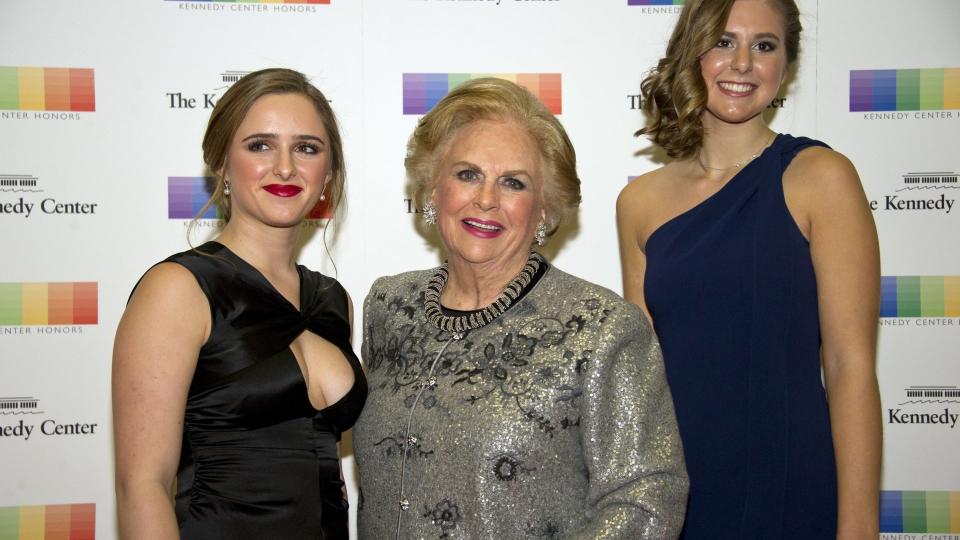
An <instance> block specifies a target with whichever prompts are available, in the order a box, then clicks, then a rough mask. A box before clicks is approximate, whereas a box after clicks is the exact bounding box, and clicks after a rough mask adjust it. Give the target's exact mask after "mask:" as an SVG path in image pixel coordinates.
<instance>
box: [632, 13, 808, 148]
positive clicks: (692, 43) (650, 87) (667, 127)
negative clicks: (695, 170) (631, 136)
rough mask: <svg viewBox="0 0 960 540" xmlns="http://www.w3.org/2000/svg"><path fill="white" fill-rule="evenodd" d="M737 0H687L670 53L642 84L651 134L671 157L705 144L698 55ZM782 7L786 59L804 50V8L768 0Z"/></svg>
mask: <svg viewBox="0 0 960 540" xmlns="http://www.w3.org/2000/svg"><path fill="white" fill-rule="evenodd" d="M735 1H736V0H687V2H686V5H685V6H684V8H683V11H682V12H681V13H680V19H679V20H678V21H677V25H676V26H675V27H674V29H673V34H672V35H671V36H670V41H669V42H668V43H667V52H666V55H665V56H664V57H663V58H661V59H660V61H659V62H658V63H657V67H656V68H654V69H652V70H650V72H648V73H647V75H646V77H644V79H643V82H642V83H641V84H640V94H641V96H642V97H641V102H642V104H641V107H642V108H643V112H644V113H645V114H646V116H647V125H646V127H644V128H643V129H641V130H639V131H637V133H636V134H637V135H647V136H648V137H650V139H651V140H652V141H653V142H654V143H655V144H657V145H658V146H660V147H661V148H663V149H664V150H665V151H666V152H667V155H669V156H670V157H672V158H677V159H683V158H688V157H691V156H693V155H694V154H695V153H696V152H697V151H698V150H699V149H700V146H701V145H702V144H703V124H702V122H701V116H702V115H703V112H704V111H705V110H706V107H707V87H706V83H705V82H704V80H703V75H702V73H701V71H700V57H701V56H703V55H704V54H706V53H707V52H708V51H710V49H712V48H713V47H714V46H715V45H716V44H717V41H718V40H719V39H720V36H722V35H723V32H724V29H725V28H726V24H727V19H728V18H729V17H730V10H731V9H732V8H733V3H734V2H735ZM767 1H768V3H769V4H770V5H771V6H773V8H774V9H776V10H777V11H779V12H780V15H781V16H782V18H783V26H784V40H785V42H784V47H785V49H786V53H787V62H788V63H790V64H792V63H793V62H794V61H796V59H797V56H798V54H799V53H800V32H801V31H802V30H803V26H802V25H801V24H800V10H799V9H798V8H797V4H796V2H795V1H794V0H767Z"/></svg>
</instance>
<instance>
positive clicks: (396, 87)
mask: <svg viewBox="0 0 960 540" xmlns="http://www.w3.org/2000/svg"><path fill="white" fill-rule="evenodd" d="M682 3H683V2H682V0H237V1H226V0H222V1H217V0H194V1H189V0H124V1H120V0H86V1H84V2H71V1H66V0H59V1H57V0H52V1H47V2H36V1H34V0H5V1H3V2H2V3H0V149H2V150H0V230H2V231H3V242H2V248H0V261H2V263H0V539H2V540H7V539H18V540H22V539H61V538H63V539H67V538H69V539H93V538H98V539H112V538H116V536H117V534H116V526H115V520H116V515H115V505H114V496H113V449H112V434H111V412H110V362H111V350H112V343H113V335H114V332H115V330H116V326H117V322H118V320H119V318H120V315H121V313H122V311H123V308H124V304H125V302H126V300H127V297H128V295H129V294H130V291H131V289H132V287H133V285H134V284H135V283H136V281H137V279H138V278H139V277H140V276H141V275H142V273H143V272H144V270H145V269H147V268H148V267H149V266H150V265H152V264H154V263H156V262H157V261H160V260H162V259H164V258H165V257H166V256H167V255H169V254H171V253H174V252H178V251H182V250H184V249H186V248H187V247H188V246H189V245H191V244H193V245H196V244H199V243H202V242H203V241H204V240H206V239H208V238H211V237H213V236H215V235H216V233H217V227H218V225H219V221H218V220H217V219H216V218H217V216H216V215H215V213H213V212H210V213H208V214H206V215H204V216H202V217H201V219H200V221H199V223H198V226H196V227H195V228H194V229H193V234H192V236H191V237H190V238H188V227H187V226H188V224H189V223H190V220H191V219H192V218H193V217H194V216H195V215H196V213H197V212H198V211H199V210H200V208H201V207H202V206H203V204H204V203H205V202H206V199H207V197H208V194H209V186H210V182H209V180H208V178H207V176H208V173H207V172H206V171H205V170H204V167H203V162H202V159H201V151H200V141H201V137H202V134H203V130H204V127H205V124H206V121H207V118H208V116H209V114H210V111H211V109H212V107H213V105H214V104H215V103H216V101H217V99H218V98H219V97H220V96H221V95H222V94H223V92H224V90H225V89H227V88H228V87H229V86H230V85H231V84H232V83H233V82H235V81H236V80H237V79H238V78H239V77H241V76H243V75H244V74H245V73H248V72H250V71H253V70H256V69H261V68H265V67H271V66H284V67H290V68H293V69H297V70H299V71H302V72H304V73H305V74H307V75H308V76H309V77H310V79H311V80H312V81H313V82H314V83H315V84H316V86H317V87H319V88H320V89H321V90H323V91H324V93H325V94H326V95H327V97H328V98H329V99H330V101H331V104H332V106H333V108H334V110H335V111H336V113H337V115H338V117H339V120H340V122H341V124H342V131H343V138H344V144H345V149H346V156H347V166H348V179H347V200H346V205H345V207H344V208H343V209H342V210H343V212H342V213H341V214H340V215H339V216H337V217H336V218H335V219H334V220H331V219H329V217H330V216H329V215H327V214H326V213H325V212H323V211H322V210H321V211H318V212H316V213H315V214H314V215H313V216H312V218H313V219H311V220H310V221H309V222H308V226H307V228H306V231H305V235H304V239H303V247H302V250H301V253H300V261H301V262H302V263H303V264H305V265H307V266H309V267H311V268H315V269H318V270H320V271H322V272H324V273H327V274H330V275H335V276H336V277H337V278H338V279H339V280H340V281H341V282H342V283H343V284H344V286H345V287H346V288H347V290H348V291H350V293H351V294H352V296H353V299H354V303H355V307H356V309H357V312H358V313H357V320H360V319H359V318H360V316H361V314H360V313H359V310H360V308H361V307H362V299H363V297H364V296H365V295H366V293H367V291H368V289H369V287H370V284H371V283H372V282H373V280H374V279H375V278H377V277H378V276H381V275H385V274H395V273H398V272H402V271H406V270H411V269H419V268H426V267H431V266H434V265H436V264H437V263H438V261H439V260H440V258H441V256H442V255H441V254H440V253H439V252H438V250H437V247H436V246H437V243H436V240H435V239H434V238H424V237H423V236H421V235H419V234H418V233H417V232H416V229H415V227H414V223H415V221H416V220H417V219H419V216H418V214H419V209H418V208H417V207H416V205H415V204H414V203H413V202H412V201H411V200H410V199H409V196H408V195H407V191H406V189H405V178H404V169H403V157H404V151H405V144H406V140H407V138H408V137H409V135H410V133H411V131H412V130H413V128H414V126H415V124H416V122H417V120H418V119H419V118H420V116H421V115H423V114H424V113H425V112H426V111H428V110H429V109H430V107H431V106H432V105H433V104H434V103H436V101H437V100H438V99H439V98H440V97H442V96H443V94H444V93H445V92H446V91H447V90H448V89H449V88H450V87H452V86H455V85H456V84H457V83H458V82H461V81H463V80H466V79H470V78H472V77H477V76H482V75H490V74H492V75H495V76H499V77H504V78H508V79H511V80H514V81H516V82H518V83H520V84H523V85H524V86H527V87H528V88H530V89H531V90H532V91H534V92H535V93H536V94H537V95H538V96H539V97H540V99H542V100H543V101H544V103H546V104H547V105H548V106H549V107H550V109H551V110H553V111H554V112H555V113H556V114H558V115H559V118H560V119H561V121H562V122H563V124H564V125H565V126H566V128H567V129H568V131H569V133H570V136H571V138H572V140H573V142H574V145H575V146H576V148H577V154H578V157H579V164H580V176H581V179H582V182H583V205H582V208H581V210H580V212H579V215H578V216H577V217H576V218H575V219H571V220H570V221H569V222H568V223H567V224H566V225H565V226H564V227H563V228H562V229H561V231H560V233H559V234H558V236H557V237H556V238H554V239H552V240H551V241H550V242H549V243H548V245H547V246H546V250H545V251H546V254H547V255H548V257H550V258H551V259H552V260H553V261H554V262H555V264H557V265H558V266H559V267H561V268H563V269H565V270H566V271H569V272H572V273H573V274H576V275H579V276H582V277H584V278H586V279H589V280H591V281H595V282H598V283H600V284H603V285H605V286H607V287H609V288H611V289H613V290H615V291H620V290H621V285H620V266H619V261H618V249H617V240H616V230H615V215H614V203H615V200H616V197H617V194H618V193H619V191H620V190H621V189H622V188H623V186H624V185H626V183H627V182H629V181H630V180H631V179H632V178H634V177H635V176H637V175H640V174H643V173H644V172H647V171H649V170H651V169H653V168H655V167H657V166H659V165H660V164H661V163H662V162H663V155H662V154H661V153H659V152H657V151H655V150H653V149H651V148H650V145H649V143H648V142H647V141H646V140H644V139H637V138H634V137H633V136H632V133H633V132H634V131H635V130H636V129H638V128H639V127H640V126H641V125H642V124H643V119H642V116H641V113H640V110H639V108H640V96H639V84H640V81H641V79H642V77H643V73H644V72H645V71H646V70H648V69H649V68H650V67H651V66H653V65H654V64H655V63H656V61H657V59H658V58H659V56H660V55H661V54H662V53H663V50H664V48H665V43H666V39H667V37H668V36H669V33H670V30H671V29H672V26H673V24H674V23H675V21H676V19H677V15H678V13H679V11H680V9H681V8H682ZM799 3H800V6H801V9H802V11H803V22H804V26H805V33H804V38H803V44H802V47H803V51H802V52H801V60H800V62H799V63H798V65H797V66H796V69H795V71H794V72H793V73H792V75H791V77H790V80H789V83H788V85H787V86H786V87H784V88H783V90H782V92H781V94H780V96H779V97H778V98H777V99H776V100H774V101H773V102H772V103H771V104H770V106H769V108H768V109H767V111H766V114H765V116H766V117H767V118H768V120H769V121H770V123H771V125H772V126H773V127H774V129H775V130H777V131H781V132H789V133H793V134H798V135H807V136H811V137H815V138H819V139H822V140H824V141H826V142H827V143H829V144H830V145H831V146H833V147H834V148H835V149H837V150H839V151H841V152H843V153H844V154H846V155H847V156H848V157H850V159H851V160H852V161H853V162H854V164H856V166H857V168H858V169H859V171H860V175H861V177H862V179H863V183H864V187H865V189H866V193H867V196H868V198H869V200H870V204H871V208H872V209H873V211H874V218H875V219H876V222H877V227H878V230H879V233H880V241H881V248H882V273H883V276H884V277H883V280H882V287H883V290H882V307H881V318H880V343H879V358H878V369H879V377H880V386H881V391H882V399H883V411H882V413H883V422H884V430H885V432H884V443H885V448H884V478H883V494H882V500H881V506H882V510H881V531H882V533H881V538H886V539H898V540H899V539H924V540H928V539H929V540H934V539H937V540H941V539H954V540H957V539H960V459H958V457H957V456H960V428H958V426H957V424H958V423H960V358H958V345H960V248H958V245H960V244H958V242H957V235H958V233H960V205H957V204H956V203H957V200H958V198H960V183H958V171H960V152H958V148H960V147H958V140H960V33H958V32H957V28H956V25H957V22H958V21H960V2H957V1H956V0H915V1H912V2H904V1H902V0H844V1H819V0H801V1H800V2H799ZM355 345H356V346H359V343H355ZM346 440H347V441H348V442H349V437H346ZM346 446H347V448H348V447H349V445H346ZM345 466H346V470H347V476H348V478H347V480H348V490H349V495H350V498H351V502H352V504H353V505H354V506H356V496H357V493H356V489H355V485H356V482H355V473H353V472H352V471H353V461H352V459H351V456H350V455H349V451H347V456H346V459H345Z"/></svg>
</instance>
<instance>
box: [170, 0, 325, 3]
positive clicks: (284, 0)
mask: <svg viewBox="0 0 960 540" xmlns="http://www.w3.org/2000/svg"><path fill="white" fill-rule="evenodd" d="M167 2H198V3H199V2H213V3H217V4H329V3H330V0H167Z"/></svg>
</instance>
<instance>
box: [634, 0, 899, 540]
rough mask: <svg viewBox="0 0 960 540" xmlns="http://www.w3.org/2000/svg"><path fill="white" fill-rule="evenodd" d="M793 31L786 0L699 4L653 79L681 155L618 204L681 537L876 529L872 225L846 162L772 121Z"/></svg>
mask: <svg viewBox="0 0 960 540" xmlns="http://www.w3.org/2000/svg"><path fill="white" fill-rule="evenodd" d="M799 34H800V22H799V13H798V10H797V6H796V5H795V3H794V2H793V0H692V1H691V0H688V1H687V2H686V5H685V7H684V11H683V12H682V14H681V16H680V20H679V22H678V23H677V26H676V28H675V30H674V32H673V35H672V37H671V39H670V42H669V44H668V48H667V53H666V55H665V57H664V58H663V59H662V60H660V62H659V64H658V65H657V67H656V68H655V69H654V70H652V71H651V72H650V74H648V76H647V77H646V79H645V80H644V82H643V85H642V93H643V103H644V108H645V112H646V113H647V116H648V120H649V123H648V125H647V127H646V128H644V129H643V130H641V133H644V134H647V135H648V136H650V137H651V138H652V140H653V141H654V142H655V143H656V144H657V145H659V146H660V147H661V148H663V149H664V150H665V151H666V152H667V154H668V155H670V156H671V157H672V158H673V161H672V162H671V163H669V164H668V165H666V166H664V167H662V168H660V169H658V170H655V171H652V172H650V173H648V174H646V175H644V176H642V177H640V178H638V179H636V180H634V181H633V182H631V183H630V184H629V185H628V186H627V187H626V188H625V189H624V190H623V192H622V193H621V195H620V197H619V199H618V201H617V215H618V229H619V234H620V248H621V259H622V263H623V276H624V294H625V296H626V298H627V299H629V300H631V301H633V302H635V303H637V304H638V305H640V306H641V307H642V308H644V309H645V310H646V311H647V314H648V315H649V316H650V317H651V319H652V320H653V323H654V328H655V330H656V332H657V335H658V336H659V338H660V341H661V343H662V346H663V353H664V361H665V363H666V368H667V380H668V382H669V384H670V387H671V391H672V392H673V397H674V402H675V406H676V411H677V420H678V423H679V427H680V434H681V438H682V440H683V444H684V451H685V456H686V461H687V468H688V471H689V475H690V499H689V505H688V512H687V519H686V524H685V528H684V533H683V535H684V536H683V537H684V538H688V539H700V538H711V539H714V538H721V539H728V538H729V539H745V538H748V539H753V538H756V539H764V540H768V539H777V538H796V539H804V540H810V539H832V538H871V537H872V538H876V537H877V534H878V499H879V494H878V490H879V487H878V486H879V470H880V444H881V442H880V439H881V418H880V406H879V405H880V403H879V401H880V400H879V392H878V388H877V380H876V375H875V358H874V357H875V348H876V328H877V317H878V313H879V289H880V286H879V249H878V242H877V236H876V230H875V227H874V224H873V220H872V217H871V213H870V210H869V207H868V204H867V200H866V197H865V195H864V192H863V189H862V187H861V185H860V181H859V178H858V176H857V173H856V170H855V169H854V167H853V166H852V165H851V163H850V162H849V161H848V160H847V159H846V158H845V157H844V156H843V155H841V154H839V153H837V152H835V151H833V150H831V149H829V148H828V147H827V146H826V145H825V144H823V143H821V142H818V141H814V140H811V139H807V138H802V137H799V138H798V137H792V136H790V135H783V134H776V133H774V132H773V131H771V130H770V129H769V128H768V127H767V126H766V124H765V123H764V120H763V116H762V113H763V111H764V109H765V108H766V107H767V105H768V104H769V103H770V102H771V101H772V100H773V99H774V98H775V97H776V96H777V94H778V91H779V89H780V86H781V84H782V83H783V81H784V79H785V77H786V74H787V70H788V67H789V66H790V64H791V63H792V62H793V61H794V60H795V59H796V56H797V53H798V48H799V47H798V46H799ZM821 368H822V374H821ZM821 377H822V378H821Z"/></svg>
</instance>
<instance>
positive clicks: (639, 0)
mask: <svg viewBox="0 0 960 540" xmlns="http://www.w3.org/2000/svg"><path fill="white" fill-rule="evenodd" d="M627 5H628V6H682V5H683V0H627Z"/></svg>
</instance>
